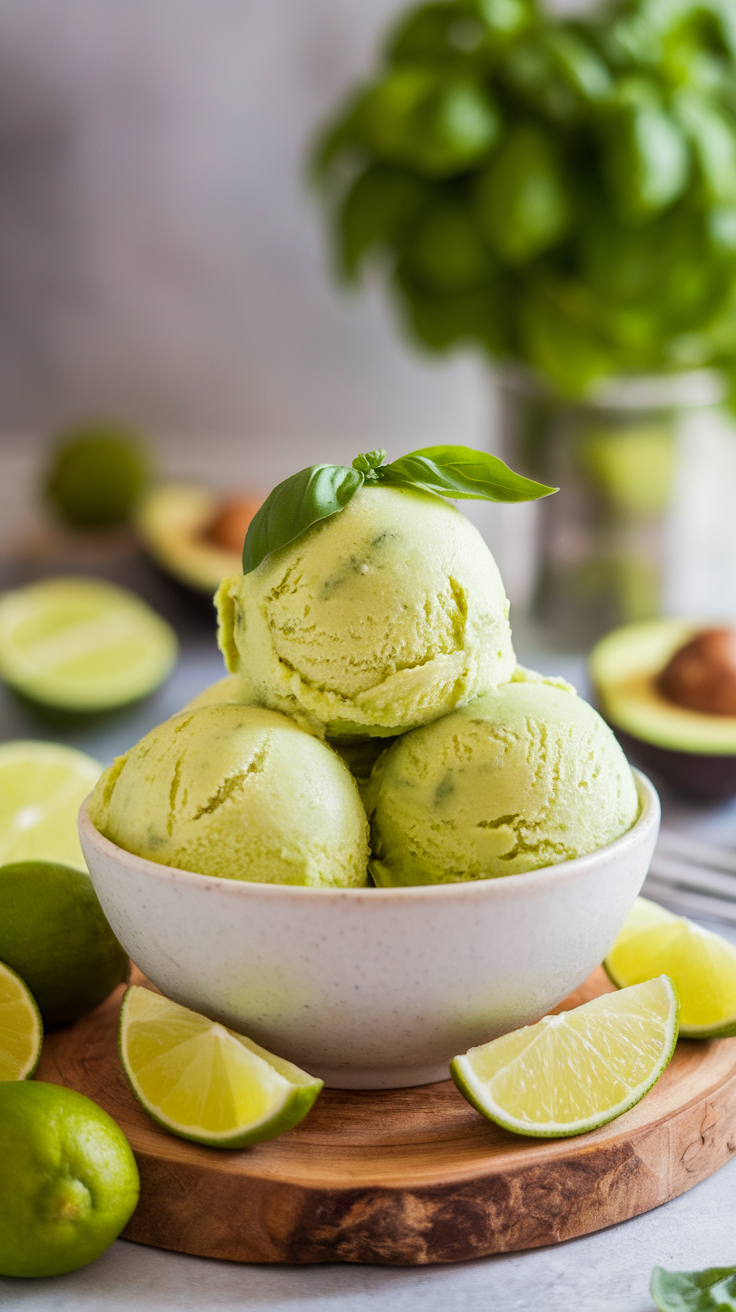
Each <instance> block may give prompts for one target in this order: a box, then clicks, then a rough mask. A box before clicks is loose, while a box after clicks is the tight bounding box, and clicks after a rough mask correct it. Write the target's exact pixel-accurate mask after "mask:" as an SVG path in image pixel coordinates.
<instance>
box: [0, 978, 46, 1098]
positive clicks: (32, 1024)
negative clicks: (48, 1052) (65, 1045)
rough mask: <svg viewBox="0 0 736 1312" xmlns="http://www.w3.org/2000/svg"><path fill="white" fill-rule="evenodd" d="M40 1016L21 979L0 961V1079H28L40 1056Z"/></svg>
mask: <svg viewBox="0 0 736 1312" xmlns="http://www.w3.org/2000/svg"><path fill="white" fill-rule="evenodd" d="M42 1042H43V1027H42V1025H41V1016H40V1013H39V1010H38V1007H37V1006H36V1004H35V1002H34V1000H33V997H32V995H31V993H30V991H29V990H28V989H27V988H26V986H25V984H24V983H23V980H22V979H21V978H20V976H19V975H16V973H15V971H14V970H11V969H10V967H9V966H4V965H3V964H2V962H0V1081H2V1080H27V1079H28V1078H29V1076H31V1075H32V1074H33V1072H34V1071H35V1069H36V1067H37V1065H38V1059H39V1057H40V1056H41V1044H42Z"/></svg>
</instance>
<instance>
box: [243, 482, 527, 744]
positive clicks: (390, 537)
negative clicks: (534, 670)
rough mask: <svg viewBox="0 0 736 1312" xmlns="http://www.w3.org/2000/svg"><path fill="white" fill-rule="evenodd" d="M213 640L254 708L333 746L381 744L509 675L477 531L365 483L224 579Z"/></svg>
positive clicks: (506, 640)
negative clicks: (287, 719)
mask: <svg viewBox="0 0 736 1312" xmlns="http://www.w3.org/2000/svg"><path fill="white" fill-rule="evenodd" d="M217 609H218V616H219V642H220V646H221V649H222V651H223V654H224V656H225V659H226V662H227V665H228V668H229V669H230V670H231V671H232V672H234V673H236V672H237V673H239V672H242V673H244V674H246V675H247V678H248V681H249V684H250V686H251V687H252V690H253V696H254V700H255V701H257V702H258V703H260V704H261V705H264V706H268V707H270V708H272V709H274V710H279V711H283V712H285V713H286V714H290V715H294V716H297V717H301V718H303V719H305V720H306V721H307V722H308V723H309V724H310V726H311V727H312V728H313V729H316V730H317V731H318V732H325V733H327V734H328V735H329V736H331V737H342V736H346V737H356V736H361V735H366V734H367V735H376V736H379V737H390V736H392V735H395V734H398V733H404V732H405V731H406V730H408V729H413V728H415V727H416V726H418V725H422V724H427V723H429V722H430V721H432V720H436V719H438V718H439V717H440V716H443V715H447V714H448V712H450V711H452V710H453V709H454V708H455V707H457V706H463V705H464V704H465V703H466V702H468V701H470V699H471V698H472V697H475V696H477V694H478V693H480V692H484V691H486V690H488V689H492V688H495V687H496V686H497V685H498V684H500V683H503V682H504V681H505V680H507V679H508V678H510V676H511V673H512V671H513V669H514V666H515V658H514V653H513V648H512V645H511V630H510V628H509V622H508V603H507V601H506V597H505V594H504V588H503V583H502V582H501V577H500V574H499V572H498V569H497V567H496V563H495V561H494V559H493V557H492V555H491V553H490V552H489V550H488V548H487V546H486V545H485V542H484V541H483V539H482V537H481V536H480V534H479V533H478V531H477V529H475V528H474V527H473V525H472V524H471V523H470V522H469V521H468V520H467V519H466V518H465V516H464V515H462V514H461V513H460V511H458V510H456V509H455V508H454V506H452V505H450V504H449V503H448V502H447V501H443V500H441V499H440V498H439V497H437V496H433V495H431V494H430V493H427V492H422V491H419V490H416V489H407V488H397V487H389V486H365V487H363V488H362V489H361V490H360V491H359V492H358V493H357V495H356V496H355V497H354V498H353V499H352V500H351V501H350V503H349V504H348V505H347V506H346V507H345V509H344V510H342V511H341V513H340V514H338V515H334V516H332V517H331V518H329V519H326V520H324V521H323V522H322V523H320V524H317V525H315V526H314V527H313V528H310V529H309V530H308V531H307V532H305V533H303V534H302V535H301V536H300V537H298V538H297V539H296V540H295V541H293V542H290V543H289V544H288V545H287V546H284V547H282V548H281V549H280V550H278V551H275V552H274V553H273V554H272V555H270V556H268V557H266V559H265V560H263V561H262V562H261V563H260V564H259V565H258V567H257V568H256V569H253V570H252V571H251V572H250V573H248V574H246V575H244V576H242V577H237V578H230V579H224V580H223V582H222V583H221V585H220V588H219V590H218V593H217Z"/></svg>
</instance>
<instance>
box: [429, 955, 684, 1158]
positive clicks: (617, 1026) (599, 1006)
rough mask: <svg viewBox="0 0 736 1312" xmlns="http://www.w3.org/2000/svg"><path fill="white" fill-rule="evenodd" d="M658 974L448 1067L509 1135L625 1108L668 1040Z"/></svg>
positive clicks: (581, 1122) (592, 1121)
mask: <svg viewBox="0 0 736 1312" xmlns="http://www.w3.org/2000/svg"><path fill="white" fill-rule="evenodd" d="M678 1011H679V1004H678V1001H677V994H676V992H675V989H674V986H673V984H672V981H671V980H670V979H668V978H667V976H666V975H660V976H659V978H658V979H652V980H649V981H648V982H647V983H646V984H635V985H634V987H633V988H628V989H623V990H622V991H621V992H620V993H604V994H603V996H602V997H600V998H594V999H593V1001H592V1002H586V1003H585V1004H584V1006H582V1007H576V1008H575V1009H574V1011H563V1012H562V1013H561V1015H559V1016H545V1017H544V1018H543V1019H542V1020H540V1021H539V1022H538V1023H537V1024H536V1025H527V1026H525V1027H524V1029H521V1030H514V1032H513V1033H512V1034H504V1035H503V1036H502V1038H500V1039H494V1040H493V1041H492V1042H491V1043H484V1044H483V1045H482V1047H479V1048H471V1049H470V1051H469V1052H466V1053H465V1055H464V1056H463V1057H454V1058H453V1060H452V1061H451V1063H450V1073H451V1075H452V1078H453V1080H454V1081H455V1083H456V1085H457V1087H458V1089H459V1090H460V1092H461V1093H462V1094H463V1096H464V1097H466V1098H467V1099H468V1102H470V1103H472V1104H473V1106H474V1107H476V1108H477V1110H478V1111H479V1112H481V1113H482V1115H483V1116H487V1117H488V1119H489V1120H490V1121H496V1123H497V1124H498V1125H502V1126H503V1127H504V1129H506V1130H512V1131H513V1132H514V1134H531V1135H537V1136H538V1137H540V1138H543V1139H558V1138H564V1137H566V1136H568V1135H573V1134H585V1132H586V1131H587V1130H595V1129H597V1128H598V1126H599V1125H605V1124H606V1122H607V1121H612V1120H613V1119H614V1118H615V1117H616V1116H620V1115H621V1114H622V1112H627V1111H628V1110H629V1108H630V1107H633V1106H634V1104H635V1103H637V1102H638V1101H639V1099H640V1098H643V1097H644V1094H645V1093H647V1092H648V1091H649V1089H651V1087H652V1085H653V1084H655V1083H656V1081H657V1080H658V1079H659V1077H660V1075H661V1074H662V1071H663V1070H664V1068H665V1066H666V1065H667V1063H668V1061H669V1059H670V1057H671V1056H672V1053H673V1052H674V1049H675V1043H676V1042H677V1016H678Z"/></svg>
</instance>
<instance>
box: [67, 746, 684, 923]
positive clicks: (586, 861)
mask: <svg viewBox="0 0 736 1312" xmlns="http://www.w3.org/2000/svg"><path fill="white" fill-rule="evenodd" d="M633 774H634V778H635V780H636V785H637V792H638V794H639V802H640V810H639V815H638V816H637V818H636V820H635V821H634V823H633V825H632V826H631V829H628V830H627V831H626V833H625V834H622V835H621V837H620V838H616V839H614V841H613V842H612V843H606V844H605V846H604V847H597V848H596V849H595V851H594V852H589V853H588V855H587V856H579V857H576V858H575V859H574V860H572V861H560V862H558V863H557V864H556V865H552V866H541V867H540V868H539V869H538V870H527V871H523V872H519V873H516V874H513V875H503V876H499V877H498V878H496V879H468V880H458V881H457V882H456V883H452V884H412V885H409V886H407V887H400V888H374V887H369V888H314V887H309V886H305V885H302V884H264V883H258V882H256V881H255V880H253V881H250V880H243V879H225V878H223V877H222V876H221V875H200V874H197V873H196V871H193V870H179V869H178V868H177V867H176V866H165V865H160V864H159V863H158V862H157V861H149V860H147V859H146V857H142V856H136V855H135V854H134V853H133V852H127V851H126V850H125V848H123V847H118V846H117V845H116V844H115V843H111V842H110V840H109V838H105V837H104V835H102V834H101V833H100V832H99V830H98V829H96V828H95V826H94V825H93V823H92V821H91V820H90V817H89V814H88V811H87V805H88V803H89V801H90V798H91V794H90V797H87V798H85V800H84V802H83V803H82V806H81V807H80V811H79V829H80V833H84V834H85V837H87V838H88V839H89V841H90V842H91V843H92V844H93V845H94V846H95V847H97V848H99V850H100V851H102V852H103V853H105V854H106V855H107V856H108V857H109V858H111V859H113V860H115V861H117V862H118V863H119V864H120V865H123V866H132V867H135V869H136V870H139V871H141V872H142V873H145V874H146V875H148V876H150V878H151V879H157V880H160V881H163V882H165V881H169V882H171V883H173V884H184V885H193V886H195V887H198V888H203V886H204V885H208V886H210V887H213V888H218V889H220V890H221V892H222V894H223V895H225V894H227V895H228V896H229V897H234V898H244V899H247V898H253V897H258V898H264V897H270V898H276V899H283V898H288V897H297V898H305V897H306V898H315V897H318V898H321V899H322V900H323V901H324V900H331V901H343V900H344V899H346V898H347V899H350V900H351V901H355V900H356V899H357V900H360V899H367V900H368V901H369V902H370V903H371V904H378V903H379V902H381V903H384V902H390V903H392V904H394V905H395V904H396V902H397V901H411V902H413V901H415V899H417V898H422V899H424V898H451V897H456V898H457V897H468V896H475V897H501V896H503V892H504V890H505V891H506V892H510V891H511V890H512V889H513V890H516V889H519V888H520V887H521V885H520V883H519V881H522V884H523V888H524V889H527V890H528V891H531V890H532V889H535V888H540V887H544V885H546V884H550V883H554V882H562V881H563V880H566V879H575V878H577V877H578V876H579V875H583V874H586V873H589V872H590V871H591V870H594V869H595V867H596V866H597V865H600V864H602V863H605V858H607V857H609V858H611V859H614V860H615V859H617V858H618V857H619V856H623V855H624V854H625V853H626V851H627V849H628V848H630V847H637V846H638V845H639V843H640V842H642V841H643V840H644V839H645V838H646V836H647V834H649V832H650V831H651V829H652V828H653V827H654V826H655V825H656V824H657V822H658V820H659V811H660V807H659V796H658V794H657V790H656V788H655V787H654V785H653V784H652V783H651V782H650V780H649V779H647V777H646V775H645V774H642V772H641V771H640V770H634V771H633Z"/></svg>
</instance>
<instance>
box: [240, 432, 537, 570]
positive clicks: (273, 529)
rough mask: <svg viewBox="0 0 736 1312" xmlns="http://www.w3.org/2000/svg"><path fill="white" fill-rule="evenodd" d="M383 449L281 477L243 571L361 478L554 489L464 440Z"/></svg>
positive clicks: (522, 496) (524, 497)
mask: <svg viewBox="0 0 736 1312" xmlns="http://www.w3.org/2000/svg"><path fill="white" fill-rule="evenodd" d="M385 458H386V452H385V451H383V450H376V451H368V452H366V453H365V454H364V455H359V456H357V457H356V458H355V460H354V461H353V463H352V466H350V467H348V466H347V465H312V466H311V467H310V468H309V469H302V470H300V471H299V473H298V474H292V475H291V477H290V478H287V479H285V480H284V482H283V483H279V484H278V486H277V487H275V488H274V489H273V492H271V494H270V495H269V496H268V497H267V498H266V500H265V501H264V503H263V505H262V506H261V508H260V510H259V511H258V512H257V513H256V514H255V515H254V516H253V519H252V520H251V522H250V526H249V528H248V533H247V536H246V539H245V545H244V546H243V573H244V574H250V573H251V571H252V570H254V569H257V567H258V566H259V565H260V564H261V562H262V561H264V560H265V559H266V557H267V556H270V555H272V554H273V552H274V551H278V550H279V549H280V548H281V547H286V546H288V544H289V543H290V542H293V541H294V540H295V538H298V537H301V535H302V533H306V531H307V529H308V528H311V527H312V525H313V524H318V523H319V522H320V520H323V519H329V518H330V517H331V516H332V515H336V514H338V513H339V511H341V510H344V509H345V507H346V506H347V504H348V502H350V501H352V499H353V497H354V496H355V494H356V492H359V491H360V489H361V487H363V485H364V484H367V485H368V486H371V485H373V486H375V485H376V484H382V485H384V486H387V487H403V488H419V489H420V490H422V491H424V492H433V493H434V494H435V495H437V496H441V497H450V498H451V499H453V500H455V499H468V500H470V499H472V500H481V501H535V500H536V499H537V498H538V497H546V496H549V494H550V493H551V492H556V491H557V488H555V487H546V486H545V485H544V484H543V483H535V482H534V481H533V480H532V479H530V478H522V476H521V474H515V473H514V472H513V470H511V469H509V467H508V465H505V464H504V462H503V460H499V459H498V456H492V455H489V454H488V452H486V451H473V450H472V449H471V448H470V447H467V446H428V447H423V448H422V449H421V450H419V451H412V452H411V454H410V455H408V456H401V457H400V458H399V459H398V460H394V461H393V463H392V464H390V465H384V463H383V461H384V460H385Z"/></svg>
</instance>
